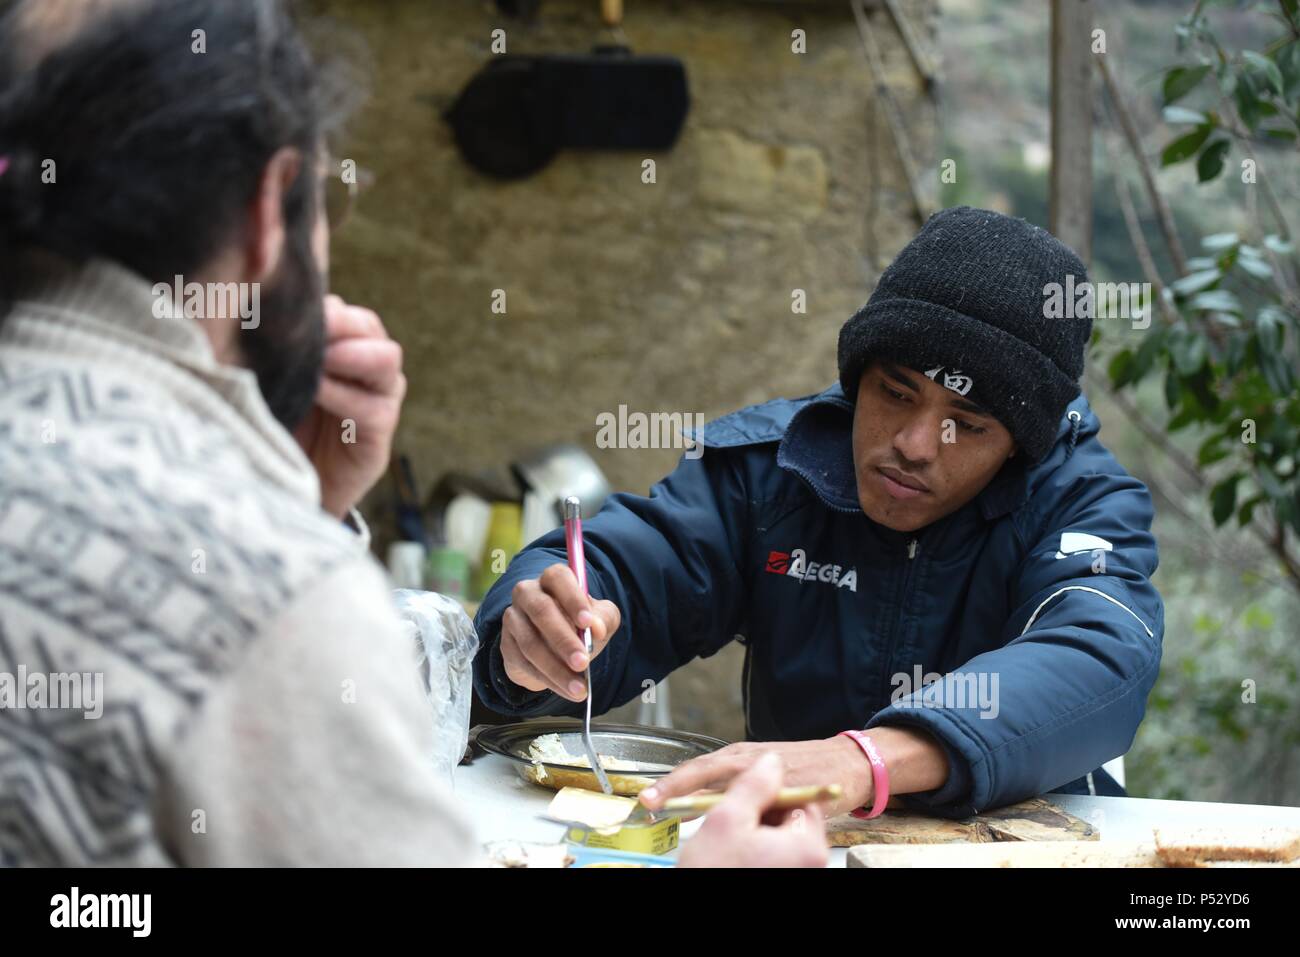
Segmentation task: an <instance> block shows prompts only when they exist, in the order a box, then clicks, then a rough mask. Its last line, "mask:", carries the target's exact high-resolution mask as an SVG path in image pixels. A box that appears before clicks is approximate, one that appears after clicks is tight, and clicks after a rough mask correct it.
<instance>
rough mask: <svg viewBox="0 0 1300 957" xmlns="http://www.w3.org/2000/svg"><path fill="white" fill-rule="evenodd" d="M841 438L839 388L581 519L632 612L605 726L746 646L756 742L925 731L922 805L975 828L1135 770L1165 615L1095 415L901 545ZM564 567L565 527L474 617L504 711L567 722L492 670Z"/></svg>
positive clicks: (555, 703)
mask: <svg viewBox="0 0 1300 957" xmlns="http://www.w3.org/2000/svg"><path fill="white" fill-rule="evenodd" d="M852 422H853V406H852V404H851V403H850V402H849V401H848V400H847V399H846V398H845V397H844V394H843V392H842V391H841V389H840V387H839V386H838V385H836V386H833V387H832V388H830V389H828V390H827V391H825V392H823V393H821V394H820V395H816V396H808V397H805V398H802V399H795V400H788V399H778V400H776V401H773V402H767V403H764V404H762V405H757V406H753V407H750V408H747V409H742V410H740V411H738V412H734V413H732V414H730V415H727V416H724V417H723V418H720V419H718V420H716V421H714V422H711V423H709V424H708V425H707V426H705V428H704V431H703V441H704V445H705V448H704V450H703V454H702V456H700V457H698V458H694V459H693V458H687V457H684V458H683V459H682V460H681V462H680V463H679V465H678V467H677V469H676V470H675V471H674V472H673V473H672V474H670V475H669V476H668V477H667V478H665V479H664V480H663V481H661V482H659V483H658V484H657V485H655V486H654V488H652V489H651V491H650V496H649V497H648V498H645V497H641V496H636V495H624V494H620V495H615V496H612V497H611V498H610V499H609V501H608V502H607V503H606V505H605V507H604V508H603V509H602V510H601V512H600V514H599V515H597V516H596V517H595V518H593V519H592V520H590V521H588V522H586V523H584V533H585V539H586V556H587V581H588V586H589V588H590V590H591V593H592V595H594V596H596V597H599V598H606V599H609V600H610V601H612V602H614V603H615V604H616V605H617V606H618V607H619V609H620V610H621V612H622V616H623V623H622V626H621V628H620V629H619V631H618V633H617V634H615V636H614V637H613V639H612V640H611V642H610V644H609V646H608V647H607V648H606V650H605V651H604V653H603V654H602V655H601V656H600V657H598V658H597V659H596V660H595V661H594V662H593V663H592V680H593V683H594V685H595V689H596V694H595V699H594V700H593V703H592V704H593V710H594V712H595V713H603V712H605V711H607V710H609V709H610V708H612V707H614V706H616V705H619V704H622V703H624V702H626V701H630V700H631V699H632V698H634V697H636V696H637V695H639V694H640V693H641V692H642V690H643V689H644V688H645V687H647V686H648V685H647V684H646V682H649V681H657V680H659V679H660V678H663V677H664V676H665V675H667V674H668V673H669V672H671V671H672V670H673V669H675V668H677V667H679V666H680V665H682V664H684V663H685V662H687V661H690V660H691V659H692V658H697V657H707V656H709V655H712V654H714V653H716V652H717V651H718V650H719V649H720V648H722V647H723V646H724V645H726V644H727V643H728V642H731V641H733V640H739V641H742V642H744V644H745V645H746V656H745V668H744V677H743V681H744V702H745V723H746V733H747V735H748V737H749V738H750V739H751V740H765V741H780V740H784V741H794V740H807V739H814V738H824V737H828V736H830V735H833V734H835V733H837V732H839V731H842V730H845V729H846V728H873V727H876V726H877V725H912V726H918V727H921V728H924V729H926V730H928V731H930V732H931V733H933V734H934V735H935V736H936V737H937V738H938V739H939V740H940V742H942V744H943V745H944V747H945V750H946V751H947V752H948V756H949V761H950V768H951V772H950V775H949V778H948V781H947V783H946V784H945V785H944V786H943V787H942V788H939V789H938V790H936V791H931V792H927V793H925V794H920V795H912V796H909V797H908V798H907V799H905V800H906V802H907V803H908V804H911V805H913V806H919V807H925V808H929V809H932V810H934V811H936V812H939V813H941V814H947V815H951V816H964V815H967V814H971V813H974V812H976V811H978V810H983V809H987V808H991V807H1000V806H1002V805H1005V804H1009V803H1013V802H1015V801H1019V800H1022V799H1024V798H1026V797H1029V796H1033V795H1037V794H1041V793H1044V792H1047V791H1051V790H1054V789H1057V788H1061V787H1062V786H1063V785H1066V784H1067V783H1068V782H1072V781H1077V780H1078V779H1080V778H1081V776H1083V775H1086V774H1087V773H1088V772H1090V771H1092V770H1093V769H1095V768H1098V766H1099V765H1101V764H1102V763H1103V762H1105V761H1108V760H1110V759H1111V758H1114V757H1116V756H1118V755H1121V754H1124V753H1125V752H1126V751H1127V750H1128V749H1129V746H1130V745H1131V744H1132V742H1133V738H1134V735H1135V734H1136V732H1137V728H1138V724H1139V723H1140V722H1141V720H1142V716H1143V713H1144V711H1145V709H1146V699H1147V695H1148V693H1149V692H1150V690H1151V687H1152V685H1153V684H1154V683H1155V679H1156V673H1157V671H1158V669H1159V664H1160V643H1161V638H1162V636H1163V633H1164V607H1163V604H1162V602H1161V599H1160V596H1159V594H1157V592H1156V590H1155V588H1154V587H1152V585H1151V581H1150V578H1151V575H1152V573H1153V572H1154V571H1155V569H1156V543H1155V540H1154V539H1153V538H1152V536H1151V518H1152V508H1151V499H1150V496H1149V494H1148V493H1147V489H1146V487H1145V486H1144V485H1143V484H1142V483H1141V482H1139V481H1138V480H1137V479H1134V478H1133V477H1131V476H1130V475H1128V473H1126V472H1125V471H1124V469H1123V468H1121V467H1120V465H1119V464H1118V463H1117V462H1116V461H1115V458H1114V457H1113V456H1112V455H1111V454H1110V452H1108V451H1107V450H1106V449H1105V448H1104V447H1103V446H1102V444H1101V442H1100V441H1098V439H1097V432H1098V430H1099V428H1100V423H1099V422H1098V421H1097V417H1096V416H1095V415H1094V414H1093V412H1092V409H1091V408H1090V407H1089V405H1088V402H1087V400H1086V399H1085V398H1084V397H1083V396H1079V397H1078V398H1077V399H1076V400H1075V401H1074V402H1073V403H1071V405H1070V406H1069V408H1068V409H1067V413H1066V415H1065V416H1063V417H1062V419H1061V424H1060V428H1059V430H1058V433H1057V439H1056V443H1055V445H1054V447H1053V448H1052V450H1051V451H1050V452H1049V453H1048V455H1047V456H1046V458H1045V459H1044V460H1043V461H1042V462H1040V463H1038V464H1037V465H1034V466H1029V467H1026V466H1025V465H1023V464H1022V461H1021V460H1020V458H1019V457H1013V458H1011V459H1010V460H1009V461H1008V462H1007V463H1006V465H1004V466H1003V468H1002V470H1001V471H999V472H998V473H997V475H995V476H994V478H993V480H992V481H991V482H990V483H989V485H988V486H986V487H985V488H984V490H983V491H982V492H980V494H979V495H977V496H976V497H975V498H974V499H972V500H971V501H970V502H968V503H967V504H966V505H965V506H963V507H962V508H960V509H958V510H957V511H955V512H953V513H951V514H950V515H947V516H945V517H944V518H942V519H940V520H938V521H936V522H934V523H932V524H930V525H928V526H926V527H925V528H923V529H920V530H918V531H916V532H906V533H904V532H896V531H893V530H891V529H888V528H885V527H884V526H881V525H878V524H876V523H875V522H873V521H872V520H871V519H869V518H868V517H867V516H866V514H865V513H863V511H862V509H861V506H860V505H859V504H858V496H857V483H856V479H855V476H854V467H853V456H852ZM564 560H565V557H564V538H563V532H562V531H556V532H552V533H551V534H549V535H546V536H544V537H542V538H541V539H539V540H538V541H536V542H534V543H533V544H532V545H530V546H528V547H527V548H526V549H525V550H524V551H523V552H521V553H520V554H519V555H518V556H517V557H516V558H515V560H514V561H513V562H512V563H511V565H510V567H509V569H508V570H507V571H506V573H505V575H504V576H503V577H502V578H501V580H500V581H498V582H497V584H496V585H495V586H494V587H493V588H492V589H491V591H489V593H488V595H487V597H486V598H485V599H484V601H483V604H482V606H481V608H480V609H479V612H478V616H477V619H476V625H477V628H478V633H479V636H480V639H481V641H482V647H481V650H480V653H479V656H478V658H477V660H476V662H475V686H476V689H477V691H478V694H479V697H480V698H481V699H482V700H483V702H484V703H485V704H486V705H487V706H488V707H490V708H492V709H493V710H496V711H499V712H502V713H506V714H511V715H517V716H522V717H532V716H537V715H555V714H571V715H576V714H579V713H580V709H581V708H582V705H580V704H574V703H572V702H568V701H565V700H564V699H563V698H560V697H558V696H557V695H554V694H551V693H550V692H528V691H526V690H524V689H522V688H519V687H518V686H516V685H514V684H513V683H512V682H511V681H510V680H509V679H508V678H507V677H506V675H505V670H504V666H503V664H502V661H501V651H500V635H501V617H502V615H503V614H504V612H505V609H506V608H507V607H508V606H509V604H510V590H511V588H512V586H513V585H514V583H515V582H517V581H519V580H521V579H525V578H536V577H537V576H538V575H540V574H541V572H542V570H543V569H545V568H546V567H547V566H549V565H551V564H553V563H555V562H563V561H564ZM918 675H919V676H920V678H921V681H919V682H918V681H916V680H915V679H916V678H917V677H918ZM938 676H942V677H938ZM936 679H937V680H936Z"/></svg>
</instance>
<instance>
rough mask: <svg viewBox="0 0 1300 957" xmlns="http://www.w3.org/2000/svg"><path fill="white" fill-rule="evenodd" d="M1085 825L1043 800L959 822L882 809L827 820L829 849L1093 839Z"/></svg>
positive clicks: (1093, 833)
mask: <svg viewBox="0 0 1300 957" xmlns="http://www.w3.org/2000/svg"><path fill="white" fill-rule="evenodd" d="M1099 836H1100V834H1099V832H1098V831H1097V829H1096V828H1095V827H1093V826H1092V825H1091V824H1089V823H1088V822H1087V821H1084V820H1081V819H1079V818H1077V817H1075V816H1074V815H1073V814H1069V813H1067V812H1065V811H1063V810H1061V809H1060V808H1059V807H1057V806H1056V805H1054V804H1051V803H1049V802H1048V801H1045V800H1043V799H1042V798H1031V799H1030V800H1028V801H1021V802H1020V803H1019V804H1011V805H1008V806H1007V807H1003V808H998V809H997V810H995V811H984V812H982V813H980V814H977V815H975V816H974V817H969V818H965V819H964V820H960V821H952V820H948V819H947V818H938V817H932V816H929V815H926V814H921V813H918V812H916V811H907V810H887V811H885V813H884V814H882V815H880V817H877V818H872V819H871V820H869V821H862V820H859V819H858V818H855V817H852V816H851V815H848V814H845V815H842V816H840V817H835V818H831V819H830V820H829V821H827V822H826V837H827V839H828V840H829V841H830V844H831V846H832V847H853V846H854V845H857V844H988V843H993V842H995V841H1095V840H1097V839H1098V837H1099Z"/></svg>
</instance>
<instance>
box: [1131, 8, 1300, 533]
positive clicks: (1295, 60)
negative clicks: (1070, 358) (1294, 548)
mask: <svg viewBox="0 0 1300 957" xmlns="http://www.w3.org/2000/svg"><path fill="white" fill-rule="evenodd" d="M1205 6H1206V4H1204V3H1197V4H1196V5H1195V6H1194V7H1193V9H1192V12H1191V13H1190V14H1189V15H1188V16H1187V17H1186V18H1185V19H1183V20H1182V21H1181V22H1180V24H1179V25H1178V28H1177V30H1176V32H1177V35H1178V48H1179V51H1180V53H1181V54H1182V55H1183V56H1184V58H1186V59H1191V60H1194V61H1195V62H1185V63H1181V64H1178V65H1175V66H1172V67H1170V68H1168V69H1167V70H1165V71H1164V74H1163V82H1162V84H1161V93H1162V95H1163V97H1164V104H1165V105H1164V113H1163V116H1164V119H1165V121H1166V122H1167V123H1169V124H1170V125H1173V126H1182V125H1186V126H1190V127H1191V129H1190V130H1189V131H1186V132H1181V133H1179V134H1178V135H1177V136H1175V138H1174V139H1173V140H1171V141H1170V142H1169V143H1168V144H1167V145H1166V146H1165V147H1164V149H1163V151H1162V152H1161V156H1160V160H1161V164H1162V165H1163V166H1173V165H1177V164H1179V163H1187V162H1192V161H1194V162H1195V164H1196V172H1197V179H1198V181H1200V182H1202V183H1205V182H1209V181H1211V180H1214V179H1216V178H1217V177H1219V176H1220V175H1221V174H1222V173H1223V171H1224V170H1225V169H1227V168H1230V163H1229V159H1230V157H1231V156H1232V155H1233V153H1234V152H1236V151H1237V149H1238V146H1239V143H1240V141H1241V134H1243V133H1244V134H1245V135H1246V136H1247V137H1248V138H1249V139H1251V140H1253V141H1255V142H1259V141H1260V140H1261V138H1263V137H1269V138H1272V139H1280V140H1287V139H1289V140H1294V139H1295V138H1296V135H1297V133H1298V132H1300V40H1297V39H1296V37H1297V36H1300V18H1298V17H1297V13H1296V4H1295V3H1294V2H1289V0H1287V2H1280V3H1276V4H1273V5H1266V4H1260V5H1256V7H1255V8H1254V10H1255V12H1256V13H1257V14H1258V15H1262V16H1266V17H1269V18H1270V19H1271V20H1273V21H1276V22H1277V25H1278V27H1279V30H1278V35H1277V36H1276V37H1275V38H1274V39H1273V40H1271V41H1270V42H1268V43H1266V44H1265V46H1264V49H1263V51H1262V52H1257V51H1255V50H1240V51H1234V50H1231V49H1229V48H1227V47H1226V46H1225V45H1224V43H1223V42H1221V40H1220V38H1219V37H1218V36H1217V35H1216V33H1215V31H1214V29H1213V28H1212V27H1211V24H1210V20H1209V18H1208V17H1207V15H1206V13H1205V11H1204V7H1205ZM1196 97H1200V98H1201V99H1203V100H1205V101H1206V102H1205V105H1204V108H1202V109H1194V108H1192V107H1190V106H1188V105H1186V104H1185V103H1183V104H1180V105H1174V104H1176V103H1177V102H1178V101H1180V100H1184V98H1188V99H1192V98H1196ZM1224 101H1228V102H1231V103H1232V104H1233V106H1234V107H1235V109H1236V112H1237V114H1238V115H1239V116H1240V118H1241V123H1242V125H1243V126H1244V127H1245V129H1244V131H1243V130H1241V129H1234V126H1233V124H1232V122H1231V121H1230V120H1229V119H1228V118H1226V117H1225V116H1224V115H1223V114H1222V113H1221V112H1220V111H1219V110H1216V109H1215V107H1216V106H1218V105H1220V104H1221V103H1222V102H1224ZM1243 184H1244V186H1245V188H1247V189H1257V188H1259V187H1258V186H1257V185H1255V184H1254V183H1252V182H1251V181H1250V180H1249V179H1243ZM1201 247H1202V255H1199V256H1196V257H1194V258H1192V259H1190V260H1189V261H1188V263H1187V268H1188V272H1187V274H1186V275H1183V276H1181V277H1179V278H1178V279H1176V280H1175V281H1174V282H1172V283H1171V284H1170V286H1169V288H1168V290H1167V291H1166V293H1167V304H1168V305H1169V306H1170V307H1171V308H1170V310H1169V312H1170V313H1171V314H1172V315H1174V316H1175V317H1176V318H1174V319H1172V321H1166V322H1163V323H1157V324H1153V325H1152V327H1151V328H1150V329H1149V330H1148V331H1147V333H1146V335H1145V340H1144V341H1143V343H1142V345H1141V346H1140V347H1139V348H1136V349H1132V348H1126V349H1122V350H1120V351H1119V352H1118V353H1117V354H1115V355H1114V356H1113V357H1112V358H1111V360H1110V363H1109V366H1108V372H1109V375H1110V380H1111V383H1112V384H1113V385H1114V386H1116V387H1117V388H1127V387H1134V386H1136V385H1138V384H1139V383H1141V382H1142V380H1143V379H1144V378H1146V377H1147V376H1149V375H1152V376H1154V375H1159V376H1163V382H1164V398H1165V403H1166V406H1167V408H1168V412H1169V423H1168V428H1169V430H1170V431H1171V432H1177V431H1180V430H1183V429H1194V430H1196V431H1197V433H1198V435H1200V436H1202V441H1201V443H1200V447H1199V450H1198V452H1197V456H1196V461H1197V464H1198V465H1199V466H1201V467H1202V468H1205V469H1207V470H1212V473H1211V488H1210V493H1209V499H1210V506H1211V514H1212V515H1213V518H1214V522H1215V524H1216V525H1222V524H1224V523H1225V522H1228V521H1230V520H1232V519H1233V518H1235V519H1236V521H1237V522H1238V523H1239V524H1242V525H1244V524H1246V523H1247V522H1249V521H1251V520H1252V519H1253V517H1254V515H1255V510H1256V507H1257V506H1258V505H1261V504H1266V505H1267V506H1268V507H1269V508H1271V510H1272V513H1273V515H1274V516H1275V517H1276V520H1277V522H1278V523H1279V524H1280V525H1282V526H1285V527H1287V528H1288V529H1289V530H1290V531H1292V532H1295V533H1300V484H1298V482H1297V469H1296V462H1297V460H1298V459H1300V390H1298V389H1297V386H1298V385H1300V383H1298V381H1297V374H1296V366H1297V358H1296V357H1297V355H1298V354H1300V315H1298V314H1297V308H1296V299H1295V292H1294V291H1293V290H1289V289H1288V288H1287V284H1286V277H1285V275H1284V274H1283V273H1281V272H1280V271H1279V269H1278V265H1280V264H1282V263H1287V264H1292V265H1293V264H1294V263H1295V262H1296V248H1295V244H1294V243H1293V242H1291V241H1290V240H1289V239H1287V238H1286V237H1285V235H1284V232H1283V231H1282V230H1279V231H1277V232H1274V233H1270V234H1267V235H1265V236H1263V237H1262V241H1260V242H1259V243H1258V244H1252V243H1250V242H1247V241H1246V240H1245V239H1243V237H1241V236H1239V235H1238V234H1237V233H1232V232H1225V233H1216V234H1214V235H1210V236H1205V237H1204V238H1203V239H1202V240H1201ZM1292 265H1288V266H1287V267H1286V268H1287V269H1291V268H1292Z"/></svg>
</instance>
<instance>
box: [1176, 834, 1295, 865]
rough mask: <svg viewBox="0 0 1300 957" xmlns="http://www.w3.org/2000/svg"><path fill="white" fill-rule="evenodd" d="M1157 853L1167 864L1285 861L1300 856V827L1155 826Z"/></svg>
mask: <svg viewBox="0 0 1300 957" xmlns="http://www.w3.org/2000/svg"><path fill="white" fill-rule="evenodd" d="M1155 839H1156V853H1157V854H1158V855H1159V856H1160V860H1162V861H1163V862H1164V863H1165V865H1166V866H1168V867H1200V866H1202V865H1203V864H1206V863H1208V862H1211V861H1269V862H1274V863H1284V862H1288V861H1292V860H1294V859H1296V858H1297V857H1300V828H1294V827H1268V826H1260V827H1246V826H1238V825H1223V826H1207V825H1173V826H1168V827H1158V828H1156V829H1155Z"/></svg>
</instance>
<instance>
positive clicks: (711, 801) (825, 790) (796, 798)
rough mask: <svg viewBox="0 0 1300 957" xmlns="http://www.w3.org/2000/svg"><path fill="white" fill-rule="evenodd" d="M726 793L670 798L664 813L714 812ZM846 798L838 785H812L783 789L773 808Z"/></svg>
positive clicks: (707, 792) (779, 808)
mask: <svg viewBox="0 0 1300 957" xmlns="http://www.w3.org/2000/svg"><path fill="white" fill-rule="evenodd" d="M726 796H727V795H726V792H724V791H704V792H701V793H699V794H688V795H686V796H685V797H676V798H669V799H668V800H667V801H665V802H664V806H663V811H685V812H694V813H703V812H704V811H709V810H712V809H713V808H714V807H716V806H717V805H718V803H719V802H721V801H722V799H723V798H725V797H726ZM843 796H844V788H842V787H840V785H838V784H811V785H808V786H806V787H798V788H781V790H780V791H777V792H776V800H775V801H773V802H772V804H771V807H772V808H773V809H776V810H781V811H788V810H789V809H790V808H796V807H803V806H804V805H805V804H815V803H816V802H818V801H838V800H839V799H840V798H841V797H843Z"/></svg>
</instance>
